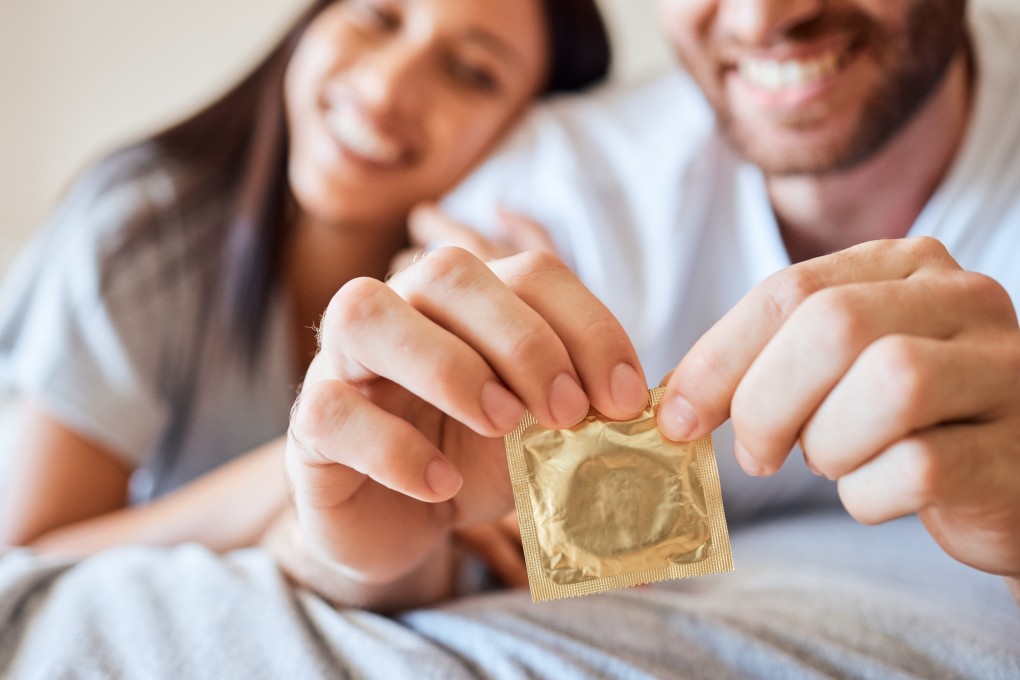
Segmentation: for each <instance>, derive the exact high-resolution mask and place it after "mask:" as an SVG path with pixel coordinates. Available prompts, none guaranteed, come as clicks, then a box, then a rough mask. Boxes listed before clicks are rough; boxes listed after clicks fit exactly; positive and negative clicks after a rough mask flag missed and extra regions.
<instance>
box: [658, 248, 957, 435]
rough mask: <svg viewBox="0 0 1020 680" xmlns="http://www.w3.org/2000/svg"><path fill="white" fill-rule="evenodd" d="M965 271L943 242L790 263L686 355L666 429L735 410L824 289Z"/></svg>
mask: <svg viewBox="0 0 1020 680" xmlns="http://www.w3.org/2000/svg"><path fill="white" fill-rule="evenodd" d="M930 270H940V271H951V270H957V271H958V270H959V267H958V265H956V264H955V262H953V260H952V258H950V257H949V255H948V254H947V253H946V250H945V247H944V246H942V245H941V244H940V243H938V241H935V240H934V239H928V238H919V239H902V240H898V241H877V242H872V243H865V244H862V245H859V246H856V247H854V248H849V249H847V250H844V251H841V252H839V253H834V254H832V255H828V256H826V257H821V258H817V259H815V260H811V261H808V262H803V263H800V264H798V265H795V266H793V267H789V268H787V269H785V270H783V271H781V272H778V273H777V274H775V275H773V276H771V277H769V278H768V279H766V280H765V281H764V282H763V283H762V284H761V285H759V286H758V287H756V288H755V289H754V290H752V291H751V292H750V293H748V294H747V295H746V296H745V297H744V299H743V300H741V301H740V302H739V303H738V304H737V306H736V307H734V308H733V310H731V311H730V312H729V313H728V314H727V315H726V316H725V317H723V319H722V320H720V321H719V322H718V323H717V324H716V325H715V326H713V327H712V329H711V330H709V331H708V333H706V334H705V335H704V336H703V337H702V338H701V339H700V340H699V341H698V342H697V344H695V346H694V348H693V349H691V351H690V352H688V354H687V355H686V356H685V357H684V359H683V360H682V361H681V362H680V364H679V366H678V367H677V369H676V371H675V372H674V373H673V376H672V378H671V379H670V381H669V384H668V385H667V388H666V393H665V394H664V398H663V404H662V406H661V407H660V409H659V415H658V418H659V426H660V428H661V429H662V431H663V433H664V434H665V435H666V436H668V437H670V438H673V439H677V440H692V439H696V438H698V437H702V436H704V435H706V434H708V433H709V432H711V431H712V430H714V429H715V428H717V427H718V426H719V425H721V424H722V423H723V422H724V421H725V420H726V419H727V418H728V417H729V411H730V404H731V402H732V400H733V396H734V394H735V393H736V390H737V386H738V385H739V384H740V381H741V380H742V379H743V377H744V375H745V374H746V373H747V371H748V369H749V368H750V367H751V364H752V363H754V360H755V359H756V358H757V356H758V355H759V354H760V353H761V352H762V350H763V349H764V348H765V346H766V345H767V344H768V343H769V341H770V340H771V339H772V338H773V336H774V335H775V334H776V333H777V332H778V331H779V329H780V328H781V327H782V326H783V325H784V324H785V322H786V321H787V319H789V318H790V317H791V316H792V315H793V313H794V312H795V311H796V310H797V309H798V308H799V307H800V306H801V305H802V304H803V303H804V302H805V301H806V300H807V299H809V298H810V297H811V296H813V295H814V294H816V293H818V292H819V291H821V290H823V289H826V288H831V287H836V286H843V285H848V284H855V283H869V282H878V281H895V280H905V279H908V278H913V277H916V276H917V275H918V274H920V273H924V272H926V271H930Z"/></svg>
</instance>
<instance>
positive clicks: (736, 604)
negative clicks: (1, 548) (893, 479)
mask: <svg viewBox="0 0 1020 680" xmlns="http://www.w3.org/2000/svg"><path fill="white" fill-rule="evenodd" d="M734 554H735V560H736V567H737V571H736V572H735V573H733V574H724V575H720V576H714V577H703V578H698V579H692V580H688V581H676V582H670V583H666V584H663V585H660V586H656V587H650V588H636V589H630V590H626V591H617V592H614V593H608V594H605V595H600V596H593V597H587V598H581V599H576V600H564V601H558V602H551V603H543V604H532V603H531V601H530V599H529V597H528V595H527V593H525V592H501V593H489V594H480V595H474V596H470V597H466V598H462V599H460V600H458V601H455V602H451V603H448V604H446V605H443V606H440V607H435V608H431V609H426V610H420V611H413V612H409V613H406V614H404V615H402V616H399V617H394V618H387V617H382V616H378V615H374V614H370V613H367V612H361V611H353V610H339V611H338V610H335V609H333V608H331V607H329V606H328V605H326V604H325V603H324V602H323V601H322V600H320V599H318V598H316V597H315V596H313V595H311V594H310V593H308V592H304V591H301V590H295V589H293V588H292V587H291V586H290V585H289V584H287V583H286V582H285V581H284V580H283V579H282V578H281V577H280V575H279V573H278V572H277V570H276V569H275V567H274V565H273V563H272V562H271V560H270V559H269V558H268V556H267V555H266V554H265V553H263V552H261V551H259V550H246V551H239V552H235V553H232V554H229V555H226V556H218V555H214V554H212V553H209V552H208V551H205V550H204V549H201V548H199V547H196V546H183V547H180V548H176V549H147V548H124V549H118V550H114V551H110V552H107V553H105V554H101V555H98V556H96V557H93V558H91V559H89V560H86V561H84V562H81V563H79V564H75V565H68V564H58V563H52V562H49V563H48V562H47V561H46V560H43V559H40V558H37V557H34V556H32V555H30V554H28V553H25V552H16V553H11V554H8V555H6V556H5V557H3V558H2V559H0V676H3V677H14V678H57V677H60V678H63V677H72V678H327V677H357V678H361V677H365V678H386V679H390V678H405V677H406V678H414V679H415V680H426V679H429V678H437V679H438V678H442V679H444V680H446V679H456V678H474V677H491V678H522V677H542V678H556V679H561V678H673V677H677V678H713V679H718V678H748V677H763V678H765V677H767V678H820V677H855V678H883V679H884V678H905V677H923V678H957V677H963V678H981V679H982V680H994V679H996V678H1003V679H1015V678H1020V608H1018V607H1017V606H1016V605H1015V604H1014V602H1013V600H1012V598H1011V597H1010V596H1009V594H1008V591H1007V589H1006V587H1005V584H1004V583H1003V582H1002V581H1001V580H1000V579H998V578H996V577H992V576H988V575H985V574H980V573H978V572H976V571H973V570H971V569H969V568H967V567H964V566H962V565H959V564H957V563H956V562H954V561H952V560H951V559H949V558H948V557H946V556H945V555H944V554H943V553H941V552H940V551H939V550H938V548H937V547H936V546H935V545H934V543H933V541H932V540H931V539H930V538H929V537H928V535H927V534H926V533H925V532H924V530H923V528H922V527H921V525H920V523H919V522H917V521H916V520H903V521H899V522H895V523H892V524H890V525H887V526H884V527H879V528H866V527H862V526H859V525H856V524H855V523H853V522H852V521H851V520H850V519H849V518H847V517H846V516H845V515H843V514H842V513H835V512H827V513H824V514H816V515H811V516H804V517H797V518H790V517H788V518H777V519H774V520H771V521H769V522H767V523H762V524H759V525H757V526H754V527H751V528H748V529H744V530H741V531H739V532H738V533H737V534H736V535H735V536H734Z"/></svg>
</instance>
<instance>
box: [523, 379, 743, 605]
mask: <svg viewBox="0 0 1020 680" xmlns="http://www.w3.org/2000/svg"><path fill="white" fill-rule="evenodd" d="M663 391H664V390H663V388H661V387H660V388H656V389H654V390H650V391H649V405H648V407H647V408H646V409H645V410H644V412H642V413H641V415H640V416H638V417H637V418H634V419H633V420H628V421H612V420H609V419H607V418H606V417H605V416H603V415H602V414H600V413H599V412H598V411H596V410H594V409H592V410H590V411H589V413H588V416H587V417H586V418H585V419H584V420H583V421H582V422H581V423H579V424H578V425H576V426H574V427H572V428H570V429H565V430H549V429H546V428H544V427H542V426H541V425H539V424H538V422H537V421H536V420H535V418H534V417H533V416H532V415H531V414H530V413H527V414H525V417H524V420H523V421H522V422H521V424H520V425H519V426H518V428H517V429H516V430H514V431H513V432H511V433H510V434H508V435H507V436H506V452H507V460H508V461H509V464H510V478H511V482H512V484H513V490H514V500H515V502H516V504H517V516H518V519H519V521H520V524H521V538H522V540H523V542H524V555H525V561H526V562H527V566H528V581H529V583H530V585H531V597H532V599H533V600H534V601H535V602H541V601H544V600H552V599H558V598H562V597H574V596H578V595H589V594H592V593H599V592H603V591H606V590H612V589H614V588H623V587H627V586H633V585H638V584H641V583H650V582H652V581H660V580H664V579H670V578H686V577H689V576H697V575H700V574H712V573H717V572H723V571H732V570H733V556H732V553H731V551H730V539H729V533H728V531H727V528H726V517H725V514H724V512H723V506H722V492H721V489H720V487H719V471H718V469H717V468H716V464H715V452H714V451H713V450H712V440H711V438H710V437H705V438H704V439H700V440H698V441H696V442H691V443H688V444H678V443H676V442H672V441H670V440H668V439H666V438H665V437H663V436H662V434H661V433H660V432H659V428H658V426H657V425H656V422H655V412H656V410H657V409H658V405H659V400H660V399H661V398H662V393H663Z"/></svg>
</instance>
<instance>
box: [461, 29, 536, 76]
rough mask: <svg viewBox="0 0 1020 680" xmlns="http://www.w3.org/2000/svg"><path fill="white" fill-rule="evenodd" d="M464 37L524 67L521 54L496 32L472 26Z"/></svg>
mask: <svg viewBox="0 0 1020 680" xmlns="http://www.w3.org/2000/svg"><path fill="white" fill-rule="evenodd" d="M466 38H467V40H469V41H470V42H473V43H476V44H478V45H480V46H482V47H484V48H485V49H487V50H489V51H490V52H493V53H495V54H496V55H497V56H499V57H501V58H502V59H504V60H505V61H509V62H513V63H514V64H515V65H516V66H519V67H521V68H524V65H525V63H524V58H523V57H522V56H521V54H520V53H519V52H518V51H517V50H516V49H514V48H513V46H511V45H510V44H509V43H507V42H506V41H505V40H503V39H502V38H500V37H499V36H497V35H496V34H494V33H492V32H490V31H486V30H485V29H481V28H473V29H471V30H470V31H468V32H467V36H466Z"/></svg>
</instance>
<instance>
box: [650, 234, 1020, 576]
mask: <svg viewBox="0 0 1020 680" xmlns="http://www.w3.org/2000/svg"><path fill="white" fill-rule="evenodd" d="M663 404H664V405H663V407H662V408H661V409H660V411H659V416H658V417H659V424H660V427H661V428H662V430H663V431H664V432H665V433H666V434H667V435H668V436H671V437H673V438H674V439H693V438H696V437H699V436H702V435H704V434H706V433H708V432H711V431H712V430H713V429H714V428H716V427H718V426H719V425H720V424H721V423H722V422H723V421H724V420H726V418H728V417H730V416H732V418H733V426H734V430H735V432H736V438H737V444H736V456H737V459H738V461H739V462H740V464H741V466H742V467H743V468H744V470H745V471H747V472H748V473H749V474H752V475H770V474H772V473H774V472H776V471H777V470H778V469H779V467H780V466H781V465H782V464H783V462H784V460H785V459H786V457H787V456H788V454H789V452H790V450H791V449H792V447H793V446H794V444H795V443H797V442H800V444H801V447H802V449H803V451H804V455H805V457H806V459H807V460H808V463H809V465H811V466H812V467H813V469H815V470H816V471H817V472H819V473H820V474H823V475H824V476H826V477H828V478H830V479H834V480H838V482H839V493H840V497H841V499H842V501H843V504H844V505H845V506H846V508H847V510H848V511H849V512H850V514H851V515H853V516H854V517H855V518H856V519H858V520H859V521H861V522H864V523H866V524H877V523H880V522H885V521H887V520H891V519H893V518H896V517H900V516H902V515H906V514H910V513H918V514H919V515H920V517H921V519H922V520H923V521H924V524H925V526H926V527H927V528H928V530H929V531H930V532H931V534H932V535H933V536H934V537H935V539H936V540H937V541H938V542H939V544H940V545H941V546H942V547H943V548H944V549H945V550H946V551H947V552H948V553H949V554H950V555H952V556H953V557H955V558H957V559H958V560H960V561H962V562H965V563H967V564H969V565H971V566H974V567H976V568H978V569H982V570H984V571H988V572H992V573H996V574H1001V575H1005V576H1011V577H1014V578H1016V577H1018V576H1020V331H1018V328H1017V317H1016V314H1015V311H1014V308H1013V304H1012V303H1011V301H1010V299H1009V296H1008V295H1007V294H1006V292H1005V291H1004V290H1003V289H1002V287H1001V286H999V285H998V284H997V283H995V282H994V281H992V280H991V279H989V278H987V277H985V276H982V275H979V274H974V273H970V272H966V271H963V270H962V269H961V268H960V266H959V265H958V264H957V263H956V262H955V261H954V260H953V259H952V258H951V257H950V256H949V254H948V253H947V252H946V250H945V248H944V247H943V246H942V245H941V244H940V243H938V242H937V241H935V240H933V239H926V238H920V239H905V240H898V241H880V242H874V243H867V244H863V245H860V246H857V247H854V248H850V249H848V250H845V251H843V252H839V253H835V254H833V255H828V256H826V257H821V258H818V259H816V260H812V261H809V262H804V263H801V264H798V265H796V266H794V267H791V268H789V269H787V270H785V271H782V272H779V273H778V274H776V275H774V276H772V277H770V278H769V279H768V280H766V281H765V282H764V283H762V284H761V285H760V286H758V287H757V288H756V289H755V290H753V291H752V292H751V293H749V294H748V295H747V296H746V297H745V298H744V300H743V301H741V302H740V303H739V304H738V305H737V306H736V307H735V308H734V309H733V310H732V311H731V312H730V313H729V314H728V315H727V316H726V317H724V318H723V319H722V320H721V321H720V322H719V323H718V324H716V325H715V327H713V328H712V329H711V330H710V331H709V332H708V333H707V334H706V335H705V336H704V337H703V338H702V339H701V340H700V341H699V342H698V343H697V344H696V345H695V347H694V348H693V349H692V350H691V351H690V352H689V353H688V355H687V356H686V357H685V358H684V359H683V361H682V362H681V363H680V365H679V366H678V367H677V369H676V370H675V371H674V373H673V375H672V377H671V378H670V380H669V383H668V387H667V393H666V395H665V397H664V400H663Z"/></svg>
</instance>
